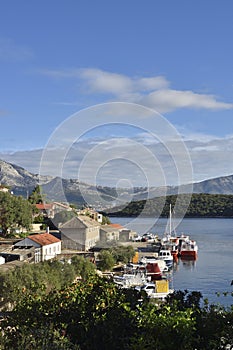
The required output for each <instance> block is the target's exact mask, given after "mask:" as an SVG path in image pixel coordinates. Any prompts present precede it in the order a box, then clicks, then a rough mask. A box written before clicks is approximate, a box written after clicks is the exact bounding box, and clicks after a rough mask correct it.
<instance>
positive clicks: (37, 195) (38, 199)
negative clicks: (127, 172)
mask: <svg viewBox="0 0 233 350" xmlns="http://www.w3.org/2000/svg"><path fill="white" fill-rule="evenodd" d="M28 201H29V202H30V203H31V204H39V203H43V198H42V194H41V188H40V186H39V185H37V186H36V187H35V188H34V190H33V191H32V193H31V194H30V196H29V197H28Z"/></svg>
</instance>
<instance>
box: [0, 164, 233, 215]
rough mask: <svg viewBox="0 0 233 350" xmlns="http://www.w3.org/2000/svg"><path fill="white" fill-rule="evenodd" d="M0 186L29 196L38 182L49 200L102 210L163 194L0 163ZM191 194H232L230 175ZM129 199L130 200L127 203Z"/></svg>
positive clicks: (201, 185) (197, 185) (158, 190)
mask: <svg viewBox="0 0 233 350" xmlns="http://www.w3.org/2000/svg"><path fill="white" fill-rule="evenodd" d="M0 183H1V184H4V185H7V186H10V188H11V190H12V191H13V192H14V193H15V194H16V195H22V196H24V197H26V196H28V195H29V194H30V193H31V192H32V190H33V189H34V188H35V186H36V185H38V184H39V183H40V184H41V185H42V187H43V192H44V193H46V198H47V199H48V200H56V201H59V200H62V201H64V197H65V198H66V200H67V202H69V203H74V204H78V205H82V204H84V203H85V202H87V203H91V204H92V205H93V206H95V207H96V208H99V209H103V203H102V202H103V200H104V205H105V207H112V206H116V205H119V204H120V202H121V201H122V202H127V201H131V200H134V201H136V200H144V199H148V198H153V197H156V196H161V195H163V193H164V189H162V188H151V189H150V191H149V196H148V191H147V188H143V187H137V188H134V190H133V193H132V189H130V191H129V190H127V189H123V188H122V189H119V188H118V189H117V191H116V189H115V188H111V187H102V186H98V188H96V187H95V186H92V185H89V184H86V183H83V182H79V181H78V180H75V179H60V178H58V177H52V176H39V175H38V174H32V173H30V172H28V171H27V170H25V169H23V168H22V167H19V166H17V165H14V164H10V163H7V162H5V161H2V160H0ZM177 191H178V188H177V187H167V188H166V194H167V195H172V194H176V193H177ZM179 192H180V193H186V192H187V188H186V186H185V185H184V186H182V187H181V188H180V191H179ZM193 192H194V193H210V194H233V175H230V176H223V177H219V178H215V179H209V180H206V181H202V182H199V183H194V184H193ZM128 199H129V200H128Z"/></svg>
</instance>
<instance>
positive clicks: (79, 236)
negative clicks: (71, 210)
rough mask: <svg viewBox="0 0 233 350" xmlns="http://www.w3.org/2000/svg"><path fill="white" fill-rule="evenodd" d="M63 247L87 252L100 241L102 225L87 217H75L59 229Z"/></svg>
mask: <svg viewBox="0 0 233 350" xmlns="http://www.w3.org/2000/svg"><path fill="white" fill-rule="evenodd" d="M59 230H60V231H61V240H62V247H63V248H66V249H75V250H80V251H87V250H89V249H90V248H92V247H94V246H95V245H96V242H98V241H99V240H100V224H99V223H98V222H97V221H95V220H93V219H91V218H90V217H88V216H85V215H79V216H75V217H73V218H72V219H71V220H69V221H67V222H66V223H64V224H63V225H61V226H60V227H59Z"/></svg>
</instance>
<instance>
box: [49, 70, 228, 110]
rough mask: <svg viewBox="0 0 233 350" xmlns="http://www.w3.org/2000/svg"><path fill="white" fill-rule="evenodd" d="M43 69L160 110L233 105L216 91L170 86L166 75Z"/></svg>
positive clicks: (83, 87)
mask: <svg viewBox="0 0 233 350" xmlns="http://www.w3.org/2000/svg"><path fill="white" fill-rule="evenodd" d="M42 73H43V74H46V75H50V76H52V77H59V78H74V79H76V80H77V81H78V85H79V87H80V93H82V94H104V95H109V97H111V100H114V101H122V102H134V103H138V104H142V105H145V106H147V107H150V108H153V109H155V110H156V111H158V112H160V113H166V112H171V111H174V110H176V109H180V108H189V109H207V110H213V111H214V110H227V109H232V108H233V103H226V102H222V101H219V100H218V98H217V97H216V96H214V95H210V94H201V93H196V92H194V91H190V90H176V89H171V88H169V86H170V82H169V81H168V80H167V79H166V78H165V77H164V76H151V77H129V76H127V75H123V74H117V73H113V72H107V71H104V70H101V69H95V68H83V69H73V70H66V71H56V70H54V71H50V70H47V71H46V70H44V71H43V72H42ZM104 102H106V96H105V101H104Z"/></svg>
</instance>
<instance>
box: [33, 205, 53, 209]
mask: <svg viewBox="0 0 233 350" xmlns="http://www.w3.org/2000/svg"><path fill="white" fill-rule="evenodd" d="M36 207H37V209H40V210H46V209H52V208H53V204H49V203H48V204H47V203H38V204H36Z"/></svg>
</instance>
